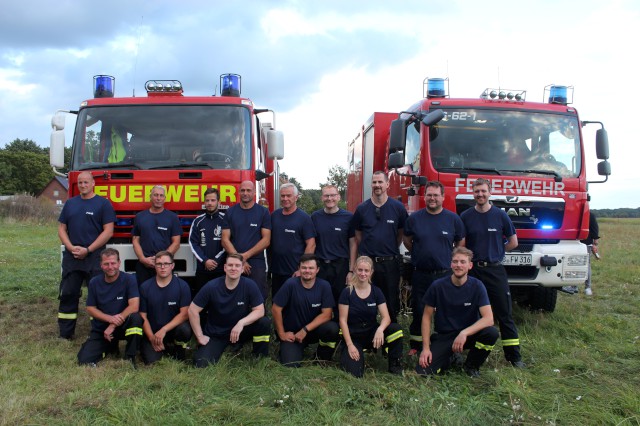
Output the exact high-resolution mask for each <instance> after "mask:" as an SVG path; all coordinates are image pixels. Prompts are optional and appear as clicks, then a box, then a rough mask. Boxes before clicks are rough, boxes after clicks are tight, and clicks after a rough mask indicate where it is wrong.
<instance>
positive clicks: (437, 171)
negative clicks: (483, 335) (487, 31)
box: [347, 78, 611, 311]
mask: <svg viewBox="0 0 640 426" xmlns="http://www.w3.org/2000/svg"><path fill="white" fill-rule="evenodd" d="M423 85H424V92H425V93H424V97H423V99H422V100H420V101H419V102H417V103H415V104H414V105H413V106H411V107H410V108H409V109H408V110H407V111H402V112H400V113H381V112H376V113H374V114H373V115H372V116H371V118H370V119H369V120H368V121H367V122H366V123H365V124H364V125H363V126H362V128H361V129H360V131H359V132H358V135H357V136H356V138H355V139H353V140H352V141H351V142H350V144H349V176H348V185H347V188H348V189H347V193H348V198H347V206H348V208H349V210H351V211H353V210H354V209H355V207H356V206H357V205H358V204H359V203H360V202H362V200H363V199H366V198H368V197H369V196H370V182H371V175H372V173H373V172H374V171H376V170H383V171H386V172H389V176H390V188H389V194H390V196H394V197H397V198H398V199H400V200H402V202H403V203H404V204H405V206H406V207H407V210H408V211H409V213H411V212H413V211H416V210H417V209H420V208H424V207H425V203H424V185H425V183H426V182H427V181H429V180H439V181H440V182H442V183H443V185H444V186H445V204H444V206H445V208H447V209H449V210H451V211H454V212H457V213H458V214H460V213H462V212H463V211H464V210H465V209H467V208H469V207H472V206H473V205H474V204H475V202H474V200H473V192H472V188H471V184H472V182H473V181H474V180H475V179H477V178H479V177H484V178H487V179H489V180H490V181H491V184H492V188H493V190H492V197H491V200H492V202H493V204H494V205H496V206H497V207H499V208H501V209H503V210H504V211H506V212H507V214H508V215H509V216H510V217H511V219H512V221H513V223H514V225H515V227H516V230H517V234H518V241H519V243H520V244H519V246H518V247H517V248H516V249H515V250H514V251H512V252H509V253H507V254H506V256H505V258H504V260H503V264H504V265H505V267H506V269H507V272H508V274H509V282H510V284H511V288H512V293H513V295H514V299H516V300H518V301H519V302H521V303H524V304H526V305H528V306H530V307H531V308H532V309H543V310H546V311H553V310H554V309H555V304H556V298H557V290H558V289H560V288H561V287H563V286H567V285H578V284H582V283H584V281H585V278H586V274H587V262H588V254H587V249H586V246H585V245H584V244H581V243H580V239H583V238H586V236H587V234H588V230H589V223H588V220H589V219H588V217H589V215H588V212H589V206H588V200H589V195H588V184H590V183H600V182H605V181H606V180H607V178H608V176H609V175H610V174H611V166H610V163H609V162H608V161H607V159H608V158H609V148H608V139H607V133H606V130H605V129H604V125H603V124H602V123H600V122H592V121H581V120H580V118H579V117H578V112H577V111H576V109H575V108H574V107H572V106H571V103H572V100H573V99H572V98H573V87H570V86H557V85H550V86H547V87H546V88H545V89H544V91H543V94H544V99H546V100H547V102H546V103H536V102H529V101H527V100H526V91H524V90H505V89H486V90H485V91H483V92H482V94H481V96H480V97H479V98H477V99H454V98H451V97H449V96H448V79H442V78H427V79H425V80H424V82H423ZM588 124H597V125H599V126H600V128H599V129H598V130H597V131H596V137H595V139H596V140H595V145H596V146H595V148H596V155H597V157H598V159H600V160H603V161H601V162H600V163H599V164H598V173H599V174H600V175H602V176H605V178H604V180H601V181H597V182H588V181H587V177H586V167H585V154H584V152H585V149H586V148H585V142H584V141H583V138H582V128H583V127H584V126H585V125H588ZM407 255H410V254H409V253H407Z"/></svg>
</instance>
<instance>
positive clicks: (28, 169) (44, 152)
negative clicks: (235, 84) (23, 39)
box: [0, 139, 640, 218]
mask: <svg viewBox="0 0 640 426" xmlns="http://www.w3.org/2000/svg"><path fill="white" fill-rule="evenodd" d="M70 160H71V148H68V147H65V164H69V162H70ZM61 171H64V170H61ZM54 175H55V174H54V173H53V170H52V168H51V166H50V165H49V148H44V147H41V146H39V145H38V144H36V143H35V142H34V141H32V140H31V139H15V140H13V141H12V142H10V143H8V144H7V145H6V146H5V147H4V148H0V195H15V194H25V193H26V194H31V195H34V194H37V193H39V192H40V191H42V190H43V189H44V187H45V185H47V183H49V181H50V180H51V179H52V178H53V177H54ZM280 179H281V182H291V183H294V184H295V185H296V186H297V187H298V189H299V190H300V194H301V197H300V199H299V200H298V206H299V207H300V208H301V209H302V210H304V211H305V212H307V213H312V212H314V211H316V210H319V209H321V208H322V192H321V189H320V188H322V187H323V186H324V185H329V184H331V185H335V186H336V188H338V191H339V192H340V196H341V201H340V207H342V208H346V200H347V197H346V193H347V169H345V168H344V167H342V166H339V165H334V166H331V167H330V168H329V173H328V175H327V178H326V180H325V182H323V183H318V188H313V189H305V188H303V187H302V185H301V184H300V182H299V181H298V180H297V179H296V178H295V177H293V176H291V177H289V176H288V175H287V174H286V173H282V174H281V176H280ZM593 213H594V214H595V215H596V216H597V217H615V218H638V217H640V208H635V209H633V208H618V209H594V210H593Z"/></svg>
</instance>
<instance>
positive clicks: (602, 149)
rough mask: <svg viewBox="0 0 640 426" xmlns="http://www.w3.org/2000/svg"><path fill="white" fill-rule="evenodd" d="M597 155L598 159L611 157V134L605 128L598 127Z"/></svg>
mask: <svg viewBox="0 0 640 426" xmlns="http://www.w3.org/2000/svg"><path fill="white" fill-rule="evenodd" d="M596 156H597V157H598V160H608V159H609V136H608V135H607V131H606V130H605V129H598V130H597V131H596ZM601 164H602V163H601ZM601 174H602V173H601Z"/></svg>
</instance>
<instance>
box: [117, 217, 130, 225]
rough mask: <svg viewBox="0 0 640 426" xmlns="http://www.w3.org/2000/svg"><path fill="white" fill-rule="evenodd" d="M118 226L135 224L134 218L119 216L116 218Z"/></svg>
mask: <svg viewBox="0 0 640 426" xmlns="http://www.w3.org/2000/svg"><path fill="white" fill-rule="evenodd" d="M116 226H133V218H130V217H119V218H117V219H116Z"/></svg>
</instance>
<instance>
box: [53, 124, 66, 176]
mask: <svg viewBox="0 0 640 426" xmlns="http://www.w3.org/2000/svg"><path fill="white" fill-rule="evenodd" d="M49 164H51V166H53V167H56V168H63V167H64V130H53V131H52V132H51V144H50V147H49Z"/></svg>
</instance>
